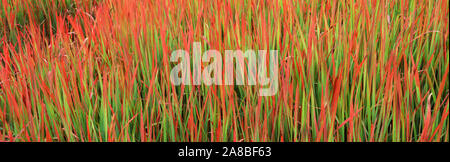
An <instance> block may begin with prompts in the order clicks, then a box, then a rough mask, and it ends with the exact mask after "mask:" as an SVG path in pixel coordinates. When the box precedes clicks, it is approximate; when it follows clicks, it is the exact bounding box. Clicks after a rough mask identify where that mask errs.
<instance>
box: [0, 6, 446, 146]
mask: <svg viewBox="0 0 450 162" xmlns="http://www.w3.org/2000/svg"><path fill="white" fill-rule="evenodd" d="M448 4H449V1H448V0H430V1H426V0H410V1H408V0H345V1H344V0H342V1H334V0H306V1H303V0H300V1H297V0H278V1H277V0H275V1H272V0H218V1H202V0H171V1H169V0H135V1H134V0H65V1H60V0H44V1H40V0H0V141H16V142H19V141H83V142H87V141H102V142H105V141H214V142H215V141H253V142H259V141H294V142H300V141H303V142H315V141H330V142H341V141H342V142H345V141H347V142H349V141H355V142H359V141H362V142H366V141H371V142H372V141H375V142H391V141H394V142H396V141H403V142H418V141H422V142H429V141H433V142H448V141H449V117H448V115H449V80H448V77H449V76H448V72H449V39H448V36H449V29H448V28H449V24H448V23H449V17H448V14H449V5H448ZM194 42H200V43H201V45H202V49H203V51H205V50H208V49H215V50H218V51H220V52H221V53H224V50H226V49H240V50H247V49H255V50H258V49H267V50H278V54H279V57H278V61H279V66H278V67H279V76H278V78H277V79H278V92H277V93H276V94H275V95H274V96H259V95H258V90H259V89H260V88H261V87H260V86H258V85H257V86H248V85H234V86H233V85H212V86H206V85H190V86H188V85H181V86H175V85H173V84H172V83H171V82H170V79H169V75H170V71H171V69H172V67H174V66H175V65H176V63H174V62H170V61H169V57H170V54H171V53H172V51H174V50H177V49H184V50H186V51H188V52H192V45H193V43H194ZM202 66H206V65H202ZM246 75H247V74H246Z"/></svg>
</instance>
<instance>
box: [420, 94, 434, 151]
mask: <svg viewBox="0 0 450 162" xmlns="http://www.w3.org/2000/svg"><path fill="white" fill-rule="evenodd" d="M431 96H432V94H430V95H428V101H427V108H426V112H425V114H426V115H425V117H424V124H423V128H422V134H421V136H420V140H421V141H422V142H428V141H429V138H428V137H429V129H430V126H431V103H430V102H431Z"/></svg>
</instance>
